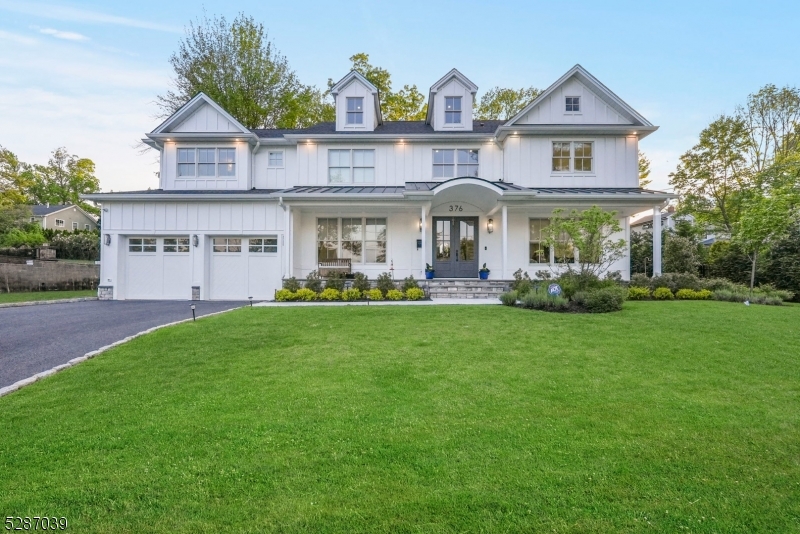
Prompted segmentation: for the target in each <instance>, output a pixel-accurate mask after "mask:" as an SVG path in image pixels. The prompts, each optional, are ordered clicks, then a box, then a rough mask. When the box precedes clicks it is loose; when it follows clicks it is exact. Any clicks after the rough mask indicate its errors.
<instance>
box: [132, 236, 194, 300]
mask: <svg viewBox="0 0 800 534" xmlns="http://www.w3.org/2000/svg"><path fill="white" fill-rule="evenodd" d="M126 265H127V271H126V278H125V279H126V282H125V298H126V299H182V300H189V299H190V298H191V297H192V265H191V258H190V255H189V236H176V237H130V238H128V258H127V261H126Z"/></svg>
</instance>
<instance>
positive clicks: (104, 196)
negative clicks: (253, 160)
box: [81, 193, 279, 202]
mask: <svg viewBox="0 0 800 534" xmlns="http://www.w3.org/2000/svg"><path fill="white" fill-rule="evenodd" d="M278 196H279V195H277V194H274V193H263V194H259V193H242V194H236V193H226V194H213V193H208V194H207V193H198V194H182V193H177V194H152V193H151V194H133V195H132V194H128V193H119V194H117V193H96V194H90V195H81V198H85V199H86V200H94V201H95V202H103V201H105V202H108V201H128V200H135V201H137V202H138V201H142V200H157V201H159V202H161V201H169V202H180V201H183V200H192V201H195V200H237V201H238V200H258V201H264V200H274V201H275V202H277V201H278Z"/></svg>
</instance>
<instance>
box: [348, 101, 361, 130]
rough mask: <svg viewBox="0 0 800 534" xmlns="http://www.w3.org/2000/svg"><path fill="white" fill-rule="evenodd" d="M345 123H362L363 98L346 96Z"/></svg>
mask: <svg viewBox="0 0 800 534" xmlns="http://www.w3.org/2000/svg"><path fill="white" fill-rule="evenodd" d="M347 124H364V99H363V98H362V97H360V96H359V97H347Z"/></svg>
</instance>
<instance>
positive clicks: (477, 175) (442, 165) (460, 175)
mask: <svg viewBox="0 0 800 534" xmlns="http://www.w3.org/2000/svg"><path fill="white" fill-rule="evenodd" d="M444 151H450V152H452V153H453V163H436V153H437V152H444ZM459 151H465V152H467V154H469V153H470V152H472V153H475V154H476V155H477V156H478V163H477V164H475V163H459V162H458V153H459ZM431 165H432V166H431V178H432V179H433V180H451V179H453V178H463V177H465V176H467V177H470V178H480V176H481V151H480V149H478V148H434V149H432V152H431ZM451 166H452V167H453V176H436V168H437V167H438V168H445V167H451ZM459 166H463V167H475V166H477V170H476V173H475V174H474V175H472V174H464V173H461V172H459V171H458V168H459Z"/></svg>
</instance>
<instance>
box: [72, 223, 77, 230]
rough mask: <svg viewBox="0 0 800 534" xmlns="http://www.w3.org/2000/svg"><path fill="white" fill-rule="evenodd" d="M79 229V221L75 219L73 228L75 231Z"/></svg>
mask: <svg viewBox="0 0 800 534" xmlns="http://www.w3.org/2000/svg"><path fill="white" fill-rule="evenodd" d="M77 229H78V223H77V222H74V221H73V223H72V230H73V231H74V230H77Z"/></svg>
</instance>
